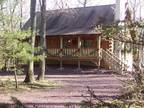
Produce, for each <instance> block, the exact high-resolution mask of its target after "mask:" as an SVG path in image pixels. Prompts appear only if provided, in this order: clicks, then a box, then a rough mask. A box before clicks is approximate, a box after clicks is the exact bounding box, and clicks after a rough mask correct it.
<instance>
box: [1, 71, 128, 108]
mask: <svg viewBox="0 0 144 108" xmlns="http://www.w3.org/2000/svg"><path fill="white" fill-rule="evenodd" d="M46 79H48V80H49V81H55V82H56V83H58V85H60V86H59V87H55V88H51V89H40V90H32V91H24V92H18V93H10V94H7V95H4V94H0V97H1V100H0V102H1V103H7V102H11V101H10V96H14V97H17V98H18V99H19V100H21V101H22V102H23V103H27V104H29V105H28V106H31V107H33V108H63V107H64V106H63V105H64V104H66V103H74V104H79V103H80V102H81V101H82V100H85V97H87V96H88V94H87V86H89V87H91V88H92V89H93V90H94V91H95V94H96V95H97V96H99V97H101V98H110V97H113V96H117V95H120V94H121V92H122V91H121V87H122V84H121V82H120V80H119V79H121V80H125V79H126V77H122V76H120V75H113V74H82V75H80V74H76V75H47V76H46ZM82 95H83V96H84V97H83V96H82ZM31 103H33V105H35V106H38V107H34V106H32V105H31ZM76 108H77V107H76Z"/></svg>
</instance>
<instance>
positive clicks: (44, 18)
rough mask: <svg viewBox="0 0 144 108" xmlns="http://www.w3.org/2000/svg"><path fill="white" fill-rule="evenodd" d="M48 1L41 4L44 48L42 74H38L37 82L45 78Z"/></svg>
mask: <svg viewBox="0 0 144 108" xmlns="http://www.w3.org/2000/svg"><path fill="white" fill-rule="evenodd" d="M45 36H46V0H42V3H41V30H40V37H41V39H40V46H41V47H42V54H41V55H42V58H41V61H40V72H39V74H38V77H37V80H44V76H45V68H46V67H45V66H46V63H45V50H46V40H45Z"/></svg>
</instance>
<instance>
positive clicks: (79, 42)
mask: <svg viewBox="0 0 144 108" xmlns="http://www.w3.org/2000/svg"><path fill="white" fill-rule="evenodd" d="M80 48H81V39H80V36H78V49H79V54H80ZM80 68H81V67H80V60H79V58H78V70H80Z"/></svg>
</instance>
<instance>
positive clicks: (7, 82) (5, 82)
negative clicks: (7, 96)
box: [0, 77, 60, 93]
mask: <svg viewBox="0 0 144 108" xmlns="http://www.w3.org/2000/svg"><path fill="white" fill-rule="evenodd" d="M58 86H60V85H58V84H57V82H55V81H49V80H44V81H35V82H34V83H33V84H26V83H23V81H20V80H19V81H18V89H16V88H15V81H14V78H13V77H3V78H1V79H0V92H2V93H9V92H15V91H26V90H38V89H50V88H55V87H58Z"/></svg>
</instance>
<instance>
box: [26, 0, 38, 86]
mask: <svg viewBox="0 0 144 108" xmlns="http://www.w3.org/2000/svg"><path fill="white" fill-rule="evenodd" d="M35 11H36V0H31V7H30V21H31V40H30V43H31V46H32V58H33V57H34V45H35V29H36V15H35ZM24 82H26V83H33V82H34V61H33V59H31V60H30V61H29V70H28V72H27V74H26V78H25V80H24Z"/></svg>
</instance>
